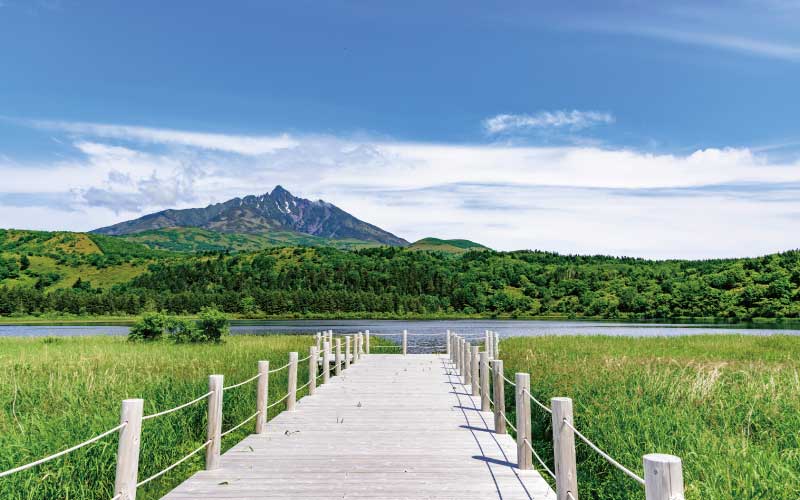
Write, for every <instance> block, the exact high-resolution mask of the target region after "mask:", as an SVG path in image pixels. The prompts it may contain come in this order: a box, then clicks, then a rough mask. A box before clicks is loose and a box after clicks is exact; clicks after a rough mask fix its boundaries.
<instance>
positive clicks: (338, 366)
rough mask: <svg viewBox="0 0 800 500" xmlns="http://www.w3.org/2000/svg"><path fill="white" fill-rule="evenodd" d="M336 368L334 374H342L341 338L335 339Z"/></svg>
mask: <svg viewBox="0 0 800 500" xmlns="http://www.w3.org/2000/svg"><path fill="white" fill-rule="evenodd" d="M335 362H336V368H334V374H335V375H336V376H337V377H338V376H339V375H341V374H342V339H341V338H337V339H336V359H335Z"/></svg>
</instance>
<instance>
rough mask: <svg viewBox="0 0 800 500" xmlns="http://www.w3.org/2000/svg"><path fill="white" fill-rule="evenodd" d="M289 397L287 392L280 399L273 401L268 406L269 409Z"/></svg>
mask: <svg viewBox="0 0 800 500" xmlns="http://www.w3.org/2000/svg"><path fill="white" fill-rule="evenodd" d="M288 397H289V393H288V392H287V393H286V394H284V395H283V397H282V398H281V399H279V400H277V401H275V402H273V403H272V404H271V405H269V406H267V410H269V409H271V408H272V407H274V406H277V405H279V404H281V403H283V402H284V401H285V400H286V398H288Z"/></svg>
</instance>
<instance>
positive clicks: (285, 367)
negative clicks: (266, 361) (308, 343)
mask: <svg viewBox="0 0 800 500" xmlns="http://www.w3.org/2000/svg"><path fill="white" fill-rule="evenodd" d="M306 359H308V358H306ZM291 364H292V362H291V361H289V362H288V363H286V364H285V365H283V366H281V367H280V368H275V369H274V370H270V371H269V373H270V374H272V373H277V372H279V371H281V370H285V369H287V368H289V365H291Z"/></svg>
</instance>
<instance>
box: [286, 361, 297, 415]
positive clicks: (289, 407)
mask: <svg viewBox="0 0 800 500" xmlns="http://www.w3.org/2000/svg"><path fill="white" fill-rule="evenodd" d="M288 375H289V383H288V384H287V390H288V392H289V396H288V397H287V398H286V411H294V405H295V403H296V402H297V353H296V352H290V353H289V374H288Z"/></svg>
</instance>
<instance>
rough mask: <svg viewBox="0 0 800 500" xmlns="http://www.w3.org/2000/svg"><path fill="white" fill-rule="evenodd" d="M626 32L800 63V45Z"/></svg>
mask: <svg viewBox="0 0 800 500" xmlns="http://www.w3.org/2000/svg"><path fill="white" fill-rule="evenodd" d="M624 31H627V32H629V33H631V34H638V35H642V36H648V37H652V38H659V39H663V40H669V41H673V42H679V43H685V44H692V45H703V46H708V47H715V48H719V49H725V50H731V51H736V52H742V53H746V54H751V55H755V56H761V57H768V58H772V59H782V60H785V61H793V62H797V61H800V45H794V44H790V43H780V42H774V41H767V40H757V39H753V38H747V37H742V36H733V35H725V34H717V33H700V32H692V31H682V30H675V29H666V28H657V27H649V28H634V29H630V28H625V29H624Z"/></svg>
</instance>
